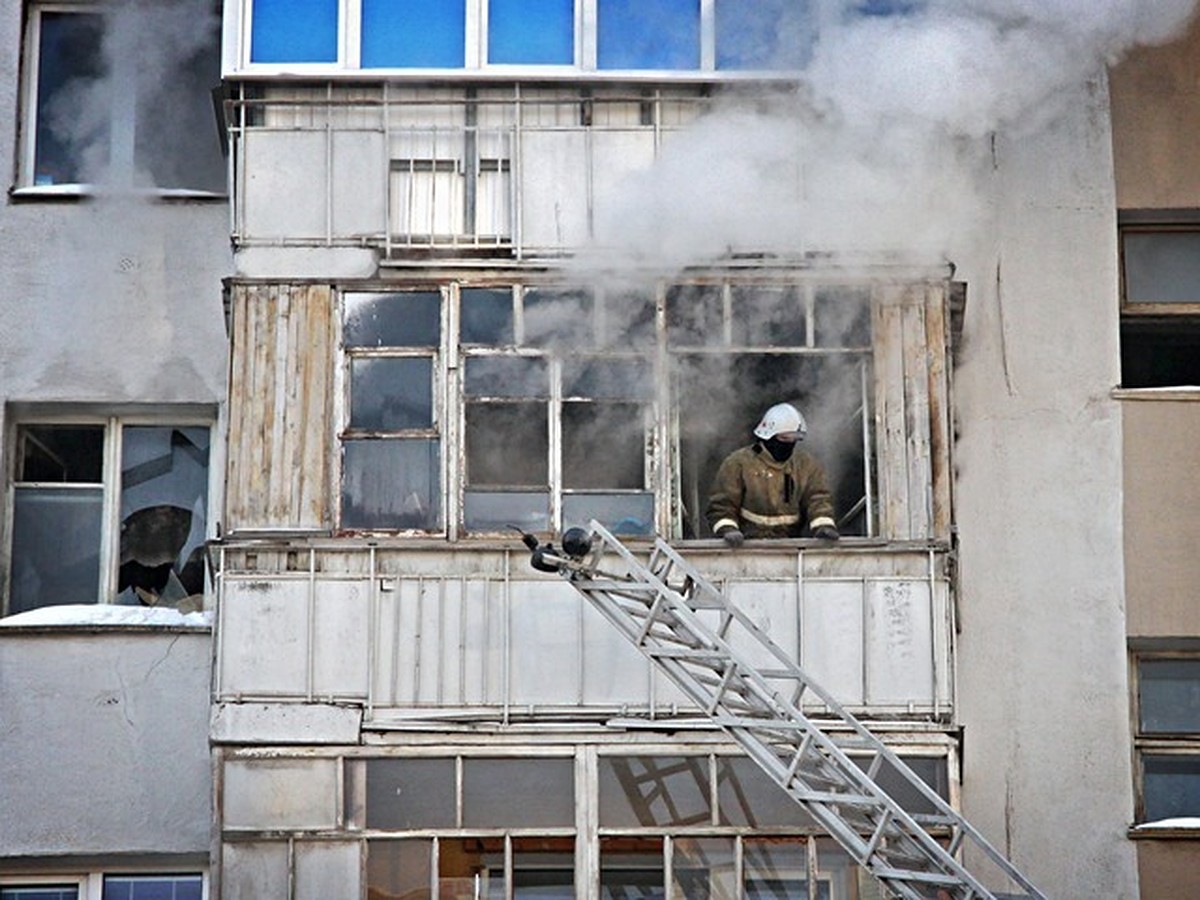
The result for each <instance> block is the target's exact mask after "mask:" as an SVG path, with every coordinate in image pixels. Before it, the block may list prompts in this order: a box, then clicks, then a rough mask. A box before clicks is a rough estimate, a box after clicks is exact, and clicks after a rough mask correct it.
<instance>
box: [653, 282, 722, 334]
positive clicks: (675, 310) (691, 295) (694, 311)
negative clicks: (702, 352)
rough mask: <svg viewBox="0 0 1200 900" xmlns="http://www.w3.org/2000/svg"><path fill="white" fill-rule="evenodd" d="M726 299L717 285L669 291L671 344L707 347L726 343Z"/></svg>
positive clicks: (676, 286)
mask: <svg viewBox="0 0 1200 900" xmlns="http://www.w3.org/2000/svg"><path fill="white" fill-rule="evenodd" d="M724 321H725V317H724V298H723V296H722V292H721V288H720V287H719V286H717V285H704V284H683V285H673V286H672V287H670V288H668V289H667V342H668V343H669V344H671V345H672V346H680V347H683V346H686V347H704V346H717V345H720V344H722V343H724V340H725V326H724Z"/></svg>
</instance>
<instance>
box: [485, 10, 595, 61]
mask: <svg viewBox="0 0 1200 900" xmlns="http://www.w3.org/2000/svg"><path fill="white" fill-rule="evenodd" d="M574 59H575V2H574V0H490V2H489V4H488V62H490V63H527V64H538V63H541V64H556V65H570V64H571V63H572V62H573V61H574Z"/></svg>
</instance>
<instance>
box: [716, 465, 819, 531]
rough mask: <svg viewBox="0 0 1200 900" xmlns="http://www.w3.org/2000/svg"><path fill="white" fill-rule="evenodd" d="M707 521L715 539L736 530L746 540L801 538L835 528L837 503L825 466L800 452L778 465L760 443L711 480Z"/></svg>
mask: <svg viewBox="0 0 1200 900" xmlns="http://www.w3.org/2000/svg"><path fill="white" fill-rule="evenodd" d="M705 518H706V519H707V520H708V525H709V527H710V528H711V529H712V531H713V534H717V533H719V532H720V531H722V530H723V529H725V528H728V527H730V526H733V527H735V528H737V529H739V530H740V531H741V532H742V533H743V534H745V535H746V537H748V538H784V537H801V536H803V535H805V534H807V533H808V532H811V530H812V529H814V528H819V527H820V526H822V525H833V524H834V520H833V498H832V496H831V495H830V493H829V488H828V487H827V485H826V482H825V470H824V469H823V468H822V467H821V464H820V463H819V462H817V460H816V459H815V458H814V457H813V456H812V455H811V454H808V453H805V452H804V451H803V450H801V449H800V448H799V447H797V448H796V450H795V452H793V453H792V455H791V457H789V458H788V459H786V460H784V461H783V462H777V461H776V460H775V459H774V458H773V457H772V456H771V454H770V453H768V452H767V450H766V449H765V448H764V447H763V446H762V445H761V444H758V443H755V444H752V445H750V446H749V447H742V448H741V449H739V450H734V451H733V452H732V453H730V454H729V456H727V457H725V461H724V462H722V463H721V467H720V468H719V469H718V470H717V477H716V478H715V479H714V480H713V486H712V493H711V494H710V496H709V498H708V507H707V508H706V509H705Z"/></svg>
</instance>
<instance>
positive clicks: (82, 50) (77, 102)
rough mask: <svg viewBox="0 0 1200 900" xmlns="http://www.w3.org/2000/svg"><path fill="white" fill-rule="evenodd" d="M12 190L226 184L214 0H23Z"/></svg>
mask: <svg viewBox="0 0 1200 900" xmlns="http://www.w3.org/2000/svg"><path fill="white" fill-rule="evenodd" d="M26 23H27V24H26V29H27V31H26V53H25V61H26V68H25V73H24V94H23V98H22V102H23V108H24V111H25V127H24V128H23V129H22V146H21V165H20V173H19V180H18V185H17V189H18V191H24V192H29V193H44V192H58V193H61V192H64V191H65V192H78V191H80V190H81V189H82V188H84V187H86V186H89V185H96V186H103V187H105V188H108V189H117V190H163V191H185V192H187V193H189V194H193V193H200V194H220V193H223V192H224V190H225V163H224V160H223V158H222V134H221V126H220V125H219V123H218V121H217V117H216V115H215V114H214V108H213V102H212V90H213V89H214V88H215V87H217V86H218V85H219V84H220V80H221V76H220V34H219V26H220V4H219V3H217V4H214V3H213V2H212V0H187V2H185V3H180V4H170V5H164V4H159V3H151V2H146V0H130V2H124V3H112V4H84V3H62V2H59V3H48V2H47V3H42V2H32V3H29V4H28V6H27V16H26Z"/></svg>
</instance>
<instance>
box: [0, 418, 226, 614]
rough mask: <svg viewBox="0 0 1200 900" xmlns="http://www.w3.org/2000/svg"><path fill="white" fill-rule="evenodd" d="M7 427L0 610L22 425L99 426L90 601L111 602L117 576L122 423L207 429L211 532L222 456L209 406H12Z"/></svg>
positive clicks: (209, 533) (211, 533)
mask: <svg viewBox="0 0 1200 900" xmlns="http://www.w3.org/2000/svg"><path fill="white" fill-rule="evenodd" d="M7 418H8V419H9V422H8V433H7V435H5V439H6V440H5V444H6V446H7V447H8V448H9V451H10V452H9V454H8V456H9V462H8V466H7V472H6V473H5V475H6V477H5V499H4V523H5V528H4V542H3V546H2V550H3V554H2V555H3V562H4V568H3V571H4V573H5V581H4V584H3V585H0V588H2V589H3V598H2V600H3V602H2V603H0V612H5V611H6V610H7V609H8V602H9V597H10V590H11V588H10V585H11V575H12V558H13V536H14V502H15V495H16V491H17V484H18V481H17V478H16V475H17V465H18V461H17V459H16V447H17V433H18V430H19V429H20V428H21V427H22V426H26V425H71V426H80V427H88V426H100V427H103V428H104V438H103V441H104V444H103V463H102V471H101V482H100V485H101V489H102V496H103V508H102V513H101V533H100V535H101V537H100V548H99V550H100V578H99V591H98V593H97V596H96V599H95V602H96V603H97V604H100V605H103V604H111V603H113V602H114V600H115V598H116V594H117V577H118V568H119V563H120V544H119V539H118V538H119V535H120V530H121V491H120V484H119V481H120V475H121V467H120V461H121V441H122V429H123V428H124V427H125V426H147V427H153V428H207V429H208V431H209V454H208V486H207V491H208V500H207V506H208V510H207V516H206V521H205V537H206V539H212V538H215V537H216V536H217V533H218V524H217V521H216V511H217V510H219V509H220V508H221V506H220V498H221V488H222V485H223V483H224V482H223V477H222V475H223V464H222V463H223V458H224V454H223V452H222V451H221V449H220V446H219V441H218V440H217V437H218V423H217V417H216V414H215V412H206V411H201V410H199V409H197V408H196V407H195V406H191V405H189V407H187V408H185V409H180V410H179V411H177V412H171V411H165V412H162V413H157V412H140V411H139V412H119V411H114V412H102V411H97V410H94V409H93V410H87V409H86V408H81V409H79V410H78V411H75V410H72V411H67V410H63V411H46V410H36V409H34V410H31V411H28V412H24V411H17V412H16V413H15V414H11V415H10V416H8V417H7ZM20 483H21V484H45V482H20Z"/></svg>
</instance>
